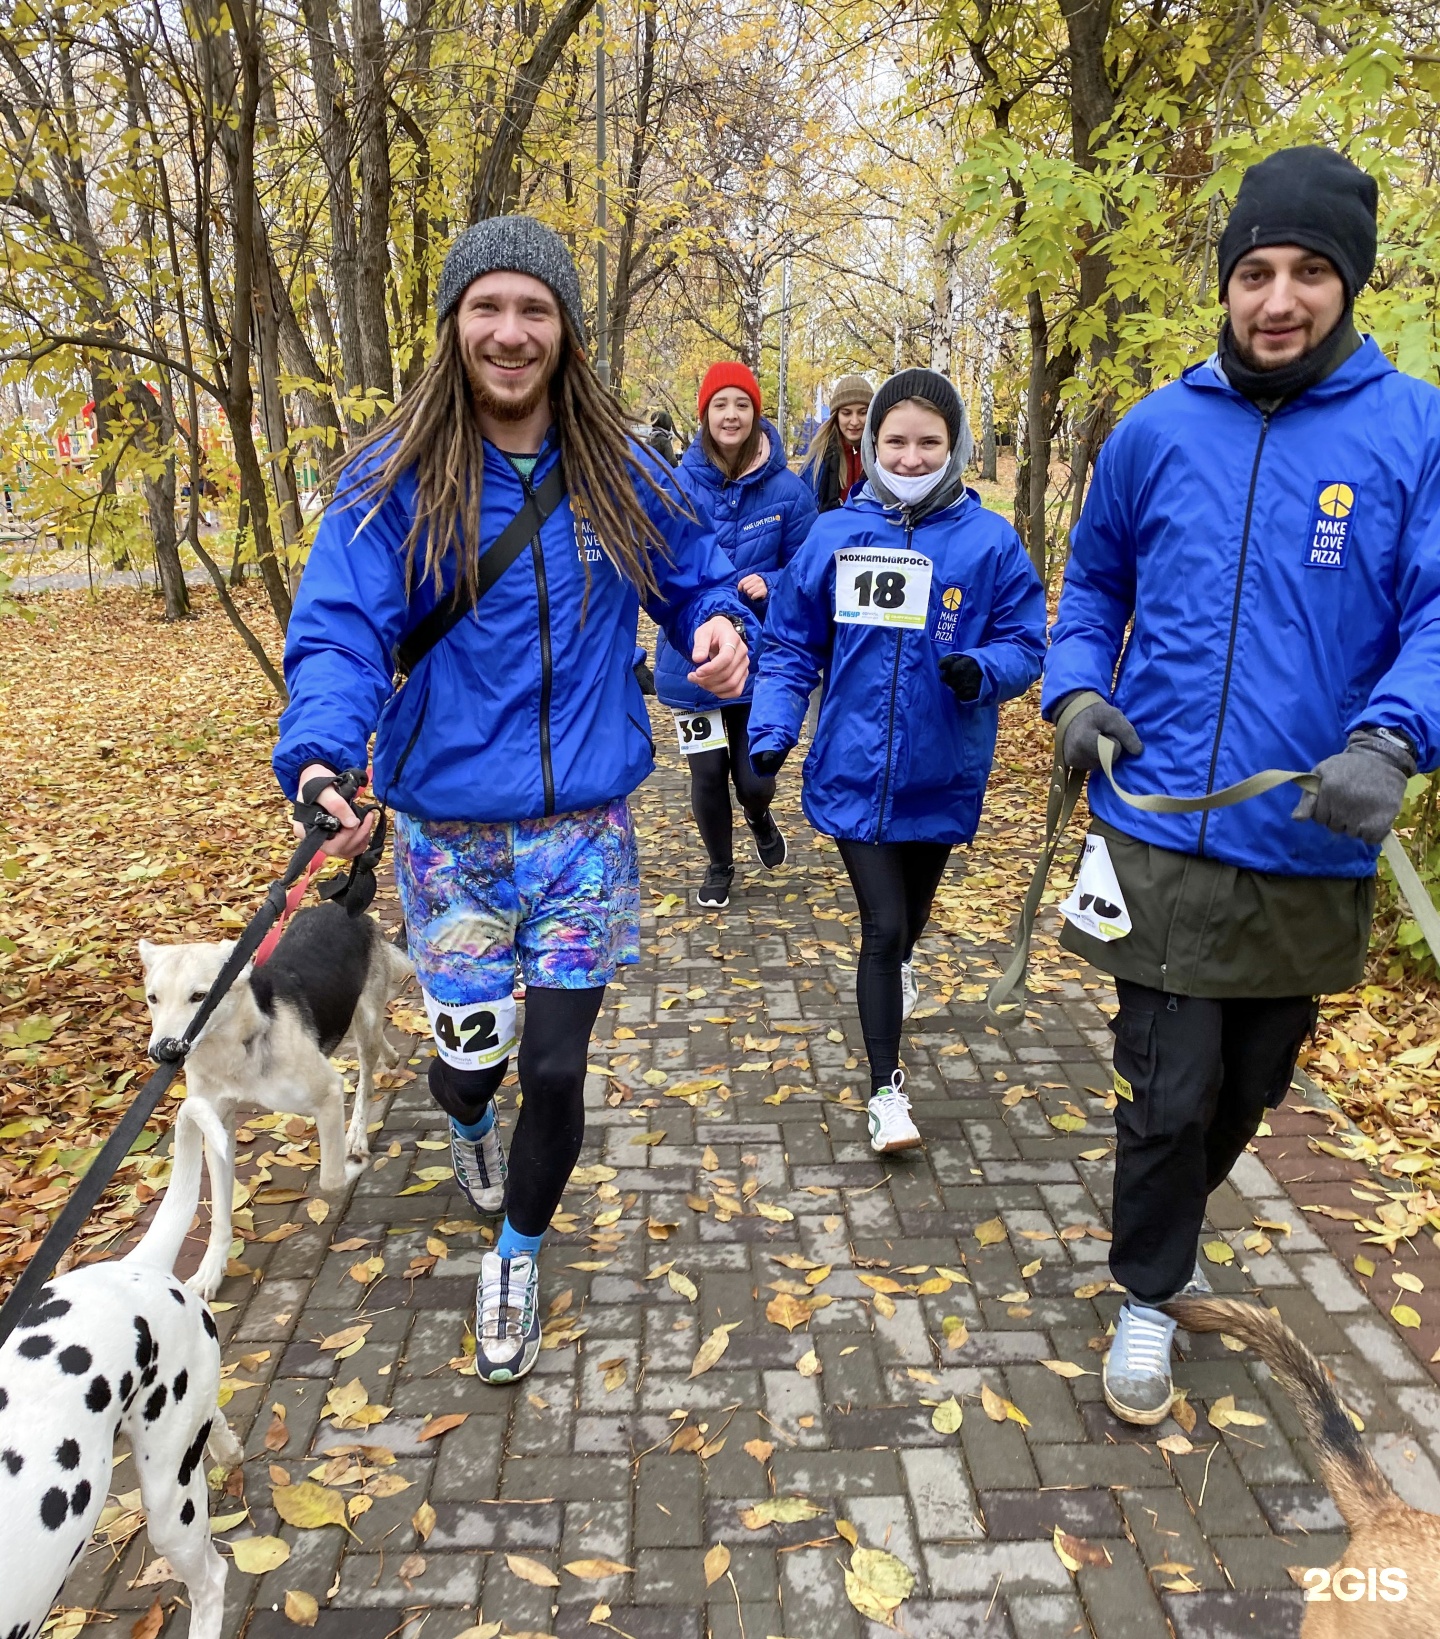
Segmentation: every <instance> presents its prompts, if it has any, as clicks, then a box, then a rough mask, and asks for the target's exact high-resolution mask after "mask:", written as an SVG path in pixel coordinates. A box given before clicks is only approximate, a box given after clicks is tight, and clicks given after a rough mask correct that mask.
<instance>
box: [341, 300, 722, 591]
mask: <svg viewBox="0 0 1440 1639" xmlns="http://www.w3.org/2000/svg"><path fill="white" fill-rule="evenodd" d="M560 322H561V326H562V329H563V336H562V340H561V343H560V355H559V358H558V360H557V361H556V365H555V370H554V373H553V375H552V376H551V378H550V407H551V412H552V414H553V416H554V419H555V430H556V434H557V437H558V439H559V444H560V462H561V467H562V470H563V471H564V474H565V488H566V490H567V492H568V494H569V499H570V510H571V513H572V514H573V516H574V519H575V528H576V531H577V534H578V531H579V528H580V524H581V522H582V520H583V521H585V522H588V523H589V524H590V527H591V528H592V529H593V530H594V531H595V536H596V538H597V540H598V541H599V543H600V547H601V549H602V550H603V551H604V553H605V555H606V557H607V558H609V560H610V562H611V563H612V564H613V565H614V566H615V569H616V571H617V573H619V574H620V575H621V576H622V577H623V578H624V579H626V580H628V581H629V582H630V584H631V585H632V586H633V587H634V588H635V590H636V591H637V592H638V593H639V594H640V596H641V597H642V598H644V597H646V596H647V595H648V596H656V595H658V586H657V583H656V580H655V571H654V569H653V567H652V566H651V562H650V554H651V552H660V553H661V554H663V555H664V556H666V557H667V558H668V556H669V547H668V545H667V544H666V541H665V537H664V536H663V535H662V534H661V533H660V531H659V529H658V528H657V527H656V525H655V522H654V520H653V519H652V518H651V517H650V514H649V513H648V512H647V511H646V510H645V506H644V503H643V502H642V501H641V498H640V496H639V494H638V493H637V489H636V485H637V480H643V481H644V482H645V483H646V484H648V485H649V487H650V489H651V490H652V491H653V492H654V493H655V494H656V495H657V496H658V497H659V498H660V500H661V501H662V502H663V503H664V504H665V506H666V507H667V508H668V509H669V510H670V511H671V512H675V513H683V514H684V515H686V516H690V517H693V516H694V514H693V510H692V509H691V507H690V505H689V503H688V502H687V501H686V500H685V498H684V497H683V496H682V495H677V494H672V493H671V492H669V491H667V490H665V489H663V488H661V486H660V485H659V484H658V483H657V482H656V481H655V478H654V476H653V475H652V473H651V471H650V469H649V467H648V466H647V465H646V464H645V463H644V462H643V461H642V460H640V459H639V458H638V457H637V456H636V454H635V450H634V446H633V445H632V443H631V439H630V434H629V430H628V429H627V427H626V423H625V419H624V416H623V415H622V413H621V410H620V406H619V404H618V402H617V401H616V399H615V398H614V397H613V395H612V394H611V393H610V392H608V391H607V389H606V388H605V387H604V385H603V384H602V383H601V381H600V378H599V377H598V376H597V375H596V374H595V372H594V370H592V369H591V367H590V365H589V363H588V362H587V361H586V358H585V354H584V350H583V348H582V347H581V345H580V341H579V338H578V337H577V336H576V334H575V331H574V328H573V326H572V325H571V323H570V320H569V317H568V316H567V315H566V313H565V311H564V309H563V308H562V309H561V314H560ZM371 452H379V453H380V454H381V455H382V456H383V460H382V461H381V463H380V466H379V470H378V471H376V472H375V473H373V474H372V475H370V476H369V477H368V478H367V479H365V480H364V481H363V482H359V488H358V494H355V493H354V492H352V493H350V494H344V495H342V496H337V499H339V500H343V501H349V500H351V499H359V500H361V501H368V502H370V503H372V510H373V507H375V506H378V505H379V504H380V502H382V501H383V500H384V499H385V497H386V496H387V495H388V494H389V493H390V492H391V490H393V489H394V487H395V485H396V484H397V483H398V482H399V480H400V478H401V476H402V475H403V474H404V473H406V472H408V471H410V470H412V469H413V470H414V473H415V480H416V483H415V517H414V521H413V522H412V523H411V525H410V533H409V534H408V535H407V536H406V539H405V548H406V557H405V586H406V591H407V592H409V591H410V590H412V589H413V587H414V586H415V584H416V582H417V580H420V581H423V580H433V581H434V583H435V588H436V590H437V592H438V591H439V590H440V589H441V588H442V587H443V585H444V564H445V560H446V559H447V558H448V557H449V556H450V554H451V553H452V552H453V553H454V554H455V556H456V558H457V559H458V570H459V572H458V573H457V575H456V577H455V593H454V595H455V597H456V598H457V599H458V598H459V596H460V589H461V587H462V585H463V586H464V587H465V588H466V589H467V590H468V591H469V592H470V594H471V596H472V598H473V596H474V594H475V591H476V588H477V586H478V579H477V574H478V565H479V562H480V555H481V554H480V492H481V489H482V487H483V482H484V473H485V440H484V439H483V438H482V436H481V433H480V418H479V415H478V413H477V410H476V406H475V400H474V396H473V393H472V391H471V387H470V378H469V376H468V375H467V374H466V371H465V361H464V359H463V357H462V356H461V352H460V337H459V329H458V325H457V323H456V319H455V315H454V314H453V313H451V314H449V315H447V317H446V318H445V319H443V320H442V321H441V324H440V327H439V330H438V331H437V333H436V338H435V351H434V353H433V354H432V355H431V357H430V361H429V363H428V364H427V365H426V366H425V368H424V370H423V371H422V372H421V374H420V378H419V380H418V381H417V382H416V383H415V385H414V386H413V387H412V388H411V389H410V391H409V392H408V393H407V394H406V395H405V396H404V398H402V399H401V400H400V402H399V403H398V404H397V405H396V406H395V408H394V409H393V410H392V411H391V412H390V414H389V415H388V416H386V418H385V419H384V421H383V422H381V424H380V425H379V426H378V427H377V428H376V429H375V430H374V432H372V433H370V434H369V435H368V436H367V437H366V438H364V439H363V440H362V441H361V443H360V444H359V445H358V446H357V447H356V448H355V449H354V450H353V451H352V452H351V455H350V462H349V465H350V467H351V469H352V470H353V468H354V464H355V462H356V461H358V460H359V459H360V458H361V457H362V456H365V455H368V454H370V453H371ZM422 543H423V559H422V561H421V563H420V566H419V574H418V576H417V574H416V559H417V557H420V555H421V550H422ZM581 561H582V562H585V561H586V560H585V559H584V556H583V554H582V559H581ZM585 580H586V586H585V590H586V596H587V599H588V595H589V590H590V585H589V581H590V571H589V566H588V563H587V564H586V569H585Z"/></svg>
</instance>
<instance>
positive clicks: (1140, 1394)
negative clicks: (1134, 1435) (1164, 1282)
mask: <svg viewBox="0 0 1440 1639" xmlns="http://www.w3.org/2000/svg"><path fill="white" fill-rule="evenodd" d="M1174 1337H1175V1322H1174V1321H1173V1320H1171V1318H1170V1317H1169V1315H1163V1314H1161V1313H1160V1311H1159V1310H1158V1309H1148V1308H1146V1306H1145V1305H1144V1304H1143V1303H1136V1302H1135V1300H1134V1298H1127V1299H1126V1300H1125V1302H1124V1303H1123V1304H1122V1305H1121V1308H1120V1314H1119V1316H1118V1317H1117V1319H1116V1322H1115V1337H1114V1340H1113V1341H1112V1342H1111V1344H1110V1351H1109V1353H1108V1354H1107V1355H1106V1356H1105V1364H1104V1366H1103V1367H1102V1369H1101V1373H1100V1381H1101V1384H1102V1386H1103V1388H1104V1390H1105V1404H1106V1405H1107V1406H1109V1408H1110V1409H1111V1411H1113V1412H1114V1413H1115V1415H1116V1416H1117V1417H1119V1418H1122V1419H1123V1420H1124V1421H1125V1422H1127V1423H1138V1424H1140V1426H1141V1427H1142V1428H1153V1427H1154V1425H1155V1424H1156V1423H1163V1422H1164V1421H1165V1419H1166V1417H1168V1416H1169V1414H1170V1407H1171V1406H1172V1405H1173V1404H1174V1402H1175V1385H1174V1384H1173V1383H1172V1382H1171V1381H1170V1345H1171V1343H1172V1342H1173V1341H1174Z"/></svg>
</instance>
